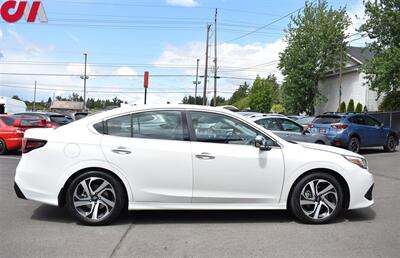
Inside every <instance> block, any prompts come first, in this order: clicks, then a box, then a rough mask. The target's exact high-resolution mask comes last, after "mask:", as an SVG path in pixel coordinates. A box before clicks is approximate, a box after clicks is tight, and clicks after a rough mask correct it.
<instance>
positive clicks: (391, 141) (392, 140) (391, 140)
mask: <svg viewBox="0 0 400 258" xmlns="http://www.w3.org/2000/svg"><path fill="white" fill-rule="evenodd" d="M396 146H397V139H396V137H395V136H394V135H389V137H388V138H387V140H386V145H384V146H383V149H384V150H385V151H387V152H394V151H396Z"/></svg>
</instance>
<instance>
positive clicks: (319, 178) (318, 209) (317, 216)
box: [289, 172, 343, 224]
mask: <svg viewBox="0 0 400 258" xmlns="http://www.w3.org/2000/svg"><path fill="white" fill-rule="evenodd" d="M342 203H343V192H342V187H341V186H340V184H339V182H338V181H337V180H336V178H335V177H333V176H331V175H329V174H326V173H320V172H318V173H313V174H309V175H307V176H305V177H304V178H302V179H301V180H300V181H299V182H298V183H297V184H296V185H295V186H294V188H293V190H292V193H291V196H290V200H289V207H290V209H291V211H292V213H293V214H294V215H295V216H296V217H297V218H298V219H299V220H301V221H302V222H305V223H310V224H322V223H327V222H329V221H331V220H332V219H334V218H335V217H336V216H337V215H338V214H339V213H340V211H341V209H342Z"/></svg>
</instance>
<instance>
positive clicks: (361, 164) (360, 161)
mask: <svg viewBox="0 0 400 258" xmlns="http://www.w3.org/2000/svg"><path fill="white" fill-rule="evenodd" d="M343 157H344V158H345V159H347V160H348V161H350V162H351V163H353V164H356V165H357V166H359V167H361V168H364V169H368V162H367V160H366V159H363V158H359V157H354V156H346V155H343Z"/></svg>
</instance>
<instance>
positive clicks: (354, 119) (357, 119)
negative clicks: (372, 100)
mask: <svg viewBox="0 0 400 258" xmlns="http://www.w3.org/2000/svg"><path fill="white" fill-rule="evenodd" d="M349 121H350V122H351V123H353V124H357V125H365V120H364V117H362V116H352V117H350V118H349Z"/></svg>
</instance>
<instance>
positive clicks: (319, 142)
mask: <svg viewBox="0 0 400 258" xmlns="http://www.w3.org/2000/svg"><path fill="white" fill-rule="evenodd" d="M315 143H316V144H322V145H325V142H323V141H320V140H318V141H316V142H315Z"/></svg>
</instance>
